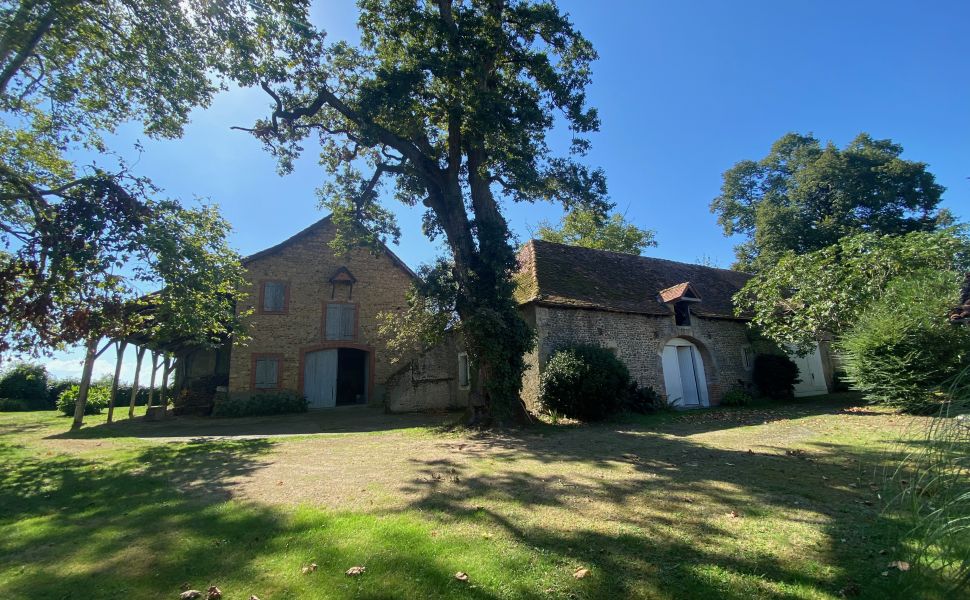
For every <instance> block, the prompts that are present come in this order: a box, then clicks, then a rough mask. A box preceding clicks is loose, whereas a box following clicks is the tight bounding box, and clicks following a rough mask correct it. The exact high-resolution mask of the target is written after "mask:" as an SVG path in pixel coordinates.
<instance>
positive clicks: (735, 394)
mask: <svg viewBox="0 0 970 600" xmlns="http://www.w3.org/2000/svg"><path fill="white" fill-rule="evenodd" d="M752 400H753V398H752V397H751V394H749V393H748V392H747V390H744V389H742V388H739V387H735V388H731V389H729V390H728V391H727V392H726V393H725V394H724V396H722V397H721V406H747V405H748V404H751V401H752Z"/></svg>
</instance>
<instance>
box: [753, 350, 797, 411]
mask: <svg viewBox="0 0 970 600" xmlns="http://www.w3.org/2000/svg"><path fill="white" fill-rule="evenodd" d="M751 379H752V380H753V381H754V385H755V387H757V388H758V391H759V392H760V393H761V394H762V395H764V396H768V397H769V398H774V399H776V400H778V399H783V398H791V397H792V396H793V395H794V393H795V384H796V383H798V381H799V380H798V365H796V364H795V363H794V361H792V359H790V358H788V357H787V356H784V355H781V354H759V355H757V356H755V358H754V372H753V373H752V374H751Z"/></svg>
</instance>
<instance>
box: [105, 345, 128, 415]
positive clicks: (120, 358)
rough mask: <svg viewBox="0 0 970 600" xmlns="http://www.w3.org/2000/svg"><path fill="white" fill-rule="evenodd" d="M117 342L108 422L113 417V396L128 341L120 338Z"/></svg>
mask: <svg viewBox="0 0 970 600" xmlns="http://www.w3.org/2000/svg"><path fill="white" fill-rule="evenodd" d="M117 344H118V350H117V352H118V358H117V359H116V360H115V376H114V379H112V380H111V398H109V399H108V423H109V424H110V423H111V420H112V419H113V418H114V413H115V396H117V395H118V380H119V379H120V378H121V363H122V361H124V359H125V348H127V347H128V342H127V341H125V340H121V341H120V342H117Z"/></svg>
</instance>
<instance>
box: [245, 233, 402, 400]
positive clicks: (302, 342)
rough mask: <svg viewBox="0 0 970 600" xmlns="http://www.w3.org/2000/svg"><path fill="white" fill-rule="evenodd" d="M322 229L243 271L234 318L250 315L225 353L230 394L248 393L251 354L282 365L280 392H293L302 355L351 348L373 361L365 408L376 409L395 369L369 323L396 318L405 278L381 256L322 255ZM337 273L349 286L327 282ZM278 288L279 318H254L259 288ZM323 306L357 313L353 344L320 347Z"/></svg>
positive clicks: (325, 250)
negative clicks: (278, 284) (346, 275)
mask: <svg viewBox="0 0 970 600" xmlns="http://www.w3.org/2000/svg"><path fill="white" fill-rule="evenodd" d="M333 234H334V230H333V225H331V224H330V223H329V222H327V223H325V224H324V225H323V226H321V227H319V228H316V229H315V230H312V231H310V232H309V234H308V235H301V236H300V237H299V238H298V239H295V240H293V241H292V242H290V243H288V244H286V245H284V246H283V247H281V248H279V249H278V250H276V251H273V252H269V253H267V254H266V255H264V256H261V257H257V258H255V259H253V260H251V261H248V262H247V264H246V268H247V279H248V282H249V286H248V288H247V289H246V290H245V291H246V293H247V294H248V297H247V299H246V301H244V302H243V303H242V304H241V306H239V310H247V309H251V310H253V311H254V312H253V314H252V315H251V316H249V317H248V318H247V321H248V322H249V324H250V325H251V327H250V329H249V332H250V336H251V339H250V340H249V341H248V342H247V343H246V344H245V345H238V344H237V345H236V346H234V347H233V349H232V354H231V358H230V370H229V390H230V392H240V391H248V390H250V389H251V388H252V362H253V355H254V354H267V355H278V356H279V357H280V358H281V359H282V364H281V373H280V388H281V389H284V390H291V391H296V392H301V393H302V391H303V390H302V389H301V384H302V377H301V376H300V375H301V370H302V360H303V353H305V352H308V351H313V350H320V349H324V348H339V347H346V348H358V349H362V350H366V351H368V352H370V353H372V355H373V362H372V363H371V365H372V366H373V368H372V370H371V373H370V378H371V382H370V383H371V390H370V392H371V393H370V394H369V402H370V403H375V404H381V403H383V401H384V392H385V384H386V382H387V380H388V378H389V377H390V376H391V375H392V374H393V373H394V372H395V371H397V370H398V369H400V365H395V364H392V363H391V362H390V357H389V355H388V353H387V351H386V346H385V344H384V342H383V340H382V339H381V337H380V336H379V334H378V332H377V328H378V321H377V315H378V313H380V312H383V311H397V312H402V311H403V310H404V309H405V305H406V302H405V292H406V291H407V289H408V286H409V285H410V283H411V281H412V278H411V275H410V274H409V273H408V272H407V271H406V270H405V268H404V267H403V266H402V265H400V264H399V263H397V262H396V261H395V259H394V258H392V257H391V256H389V255H387V254H379V255H374V254H372V253H371V252H369V251H367V250H363V249H356V250H352V251H350V252H348V253H347V254H346V255H344V256H337V255H335V253H334V251H333V250H332V249H331V248H330V247H329V245H328V244H329V242H330V241H331V240H332V239H333ZM340 267H345V268H346V269H347V270H349V271H350V273H352V274H353V276H354V277H355V278H356V280H357V281H356V283H354V284H353V285H352V286H351V285H349V284H346V283H338V284H336V285H334V284H331V283H330V282H329V280H330V278H331V277H332V276H333V275H334V274H335V273H336V272H337V270H338V269H339V268H340ZM267 280H268V281H283V282H285V283H286V284H287V286H288V291H287V300H286V309H285V312H284V313H282V314H262V313H261V312H260V311H259V310H258V304H259V301H260V285H261V283H262V282H264V281H267ZM326 302H347V303H353V304H356V305H357V307H358V308H357V310H358V313H357V314H358V318H357V325H356V337H355V339H354V340H351V341H339V342H337V341H327V340H325V339H324V332H323V327H324V314H325V310H326V308H325V303H326Z"/></svg>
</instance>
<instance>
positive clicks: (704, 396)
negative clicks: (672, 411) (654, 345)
mask: <svg viewBox="0 0 970 600" xmlns="http://www.w3.org/2000/svg"><path fill="white" fill-rule="evenodd" d="M661 365H662V367H663V375H664V387H666V389H667V403H668V404H670V405H671V406H675V407H678V408H700V407H702V406H709V405H710V398H709V397H708V393H707V376H706V375H705V374H704V358H703V357H702V356H701V352H700V349H698V347H697V346H695V345H694V344H692V343H691V342H689V341H687V340H685V339H683V338H674V339H672V340H670V341H668V342H667V343H666V344H665V345H664V349H663V353H662V354H661Z"/></svg>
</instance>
